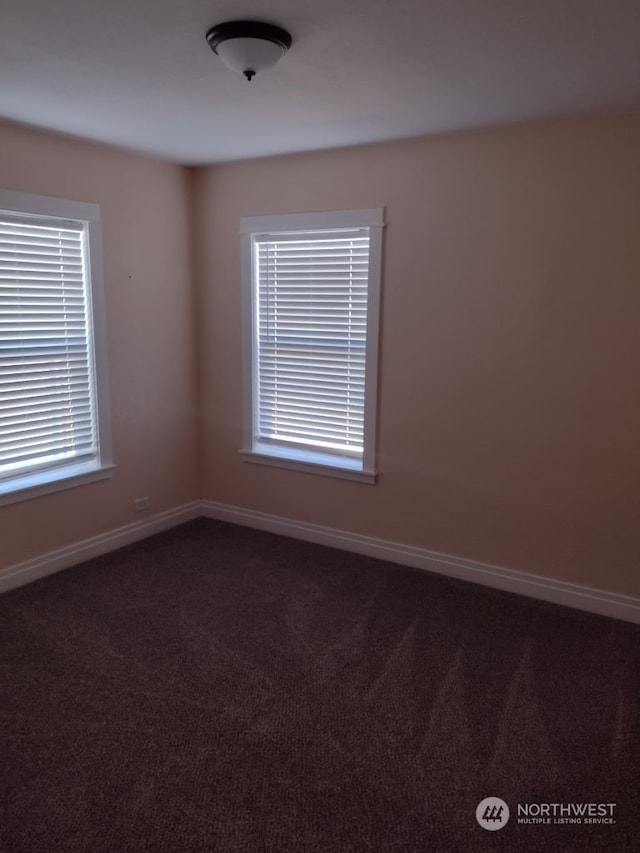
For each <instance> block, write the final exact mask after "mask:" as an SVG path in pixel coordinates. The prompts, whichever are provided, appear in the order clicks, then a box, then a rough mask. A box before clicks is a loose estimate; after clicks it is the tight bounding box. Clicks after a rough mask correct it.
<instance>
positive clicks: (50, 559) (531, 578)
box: [0, 501, 640, 624]
mask: <svg viewBox="0 0 640 853" xmlns="http://www.w3.org/2000/svg"><path fill="white" fill-rule="evenodd" d="M202 515H204V516H206V517H207V518H214V519H217V520H219V521H228V522H231V523H232V524H241V525H244V526H245V527H253V528H256V529H257V530H265V531H267V532H269V533H279V534H281V535H282V536H291V537H292V538H294V539H303V540H305V541H307V542H316V543H318V544H319V545H328V546H329V547H332V548H340V549H342V550H343V551H351V552H353V553H356V554H364V555H366V556H369V557H376V558H377V559H380V560H389V561H390V562H393V563H399V564H400V565H404V566H413V567H414V568H417V569H424V570H426V571H429V572H435V573H436V574H441V575H446V576H448V577H453V578H459V579H460V580H465V581H470V582H472V583H478V584H482V585H483V586H490V587H494V588H496V589H502V590H505V591H506V592H514V593H517V594H519V595H526V596H529V597H530V598H537V599H541V600H542V601H550V602H552V603H553V604H562V605H564V606H566V607H573V608H576V609H578V610H586V611H588V612H590V613H598V614H600V615H602V616H610V617H612V618H614V619H623V620H625V621H627V622H634V623H636V624H640V599H638V598H633V597H631V596H627V595H618V594H616V593H612V592H605V591H604V590H598V589H593V588H591V587H587V586H582V585H580V584H574V583H567V582H565V581H558V580H553V579H552V578H546V577H543V576H541V575H533V574H527V573H525V572H518V571H515V570H513V569H505V568H501V567H498V566H491V565H487V564H486V563H478V562H475V561H473V560H466V559H463V558H461V557H452V556H449V555H447V554H438V553H436V552H434V551H428V550H426V549H425V548H415V547H413V546H410V545H403V544H400V543H396V542H388V541H386V540H384V539H377V538H374V537H372V536H362V535H359V534H357V533H349V532H347V531H345V530H337V529H334V528H331V527H323V526H321V525H318V524H309V523H306V522H302V521H294V520H293V519H289V518H284V517H282V516H278V515H271V514H269V513H264V512H254V511H252V510H248V509H243V508H242V507H237V506H230V505H228V504H221V503H216V502H215V501H193V502H192V503H189V504H184V505H183V506H180V507H176V508H175V509H171V510H167V511H166V512H161V513H158V514H157V515H154V516H152V517H151V518H146V519H145V520H144V521H138V522H135V523H134V524H127V525H125V526H124V527H119V528H117V529H115V530H110V531H108V532H107V533H102V534H100V535H99V536H94V537H92V538H91V539H85V540H83V541H81V542H77V543H75V544H74V545H70V546H68V547H66V548H60V549H59V550H57V551H50V552H49V553H48V554H44V555H42V556H41V557H36V558H35V559H33V560H27V561H25V562H23V563H18V564H16V565H14V566H9V567H8V568H6V569H0V592H6V591H7V590H10V589H13V588H14V587H18V586H22V585H23V584H26V583H30V582H31V581H34V580H37V579H38V578H42V577H45V575H50V574H52V573H53V572H58V571H61V570H62V569H67V568H69V567H71V566H75V565H77V564H78V563H82V562H84V560H89V559H91V558H92V557H98V556H100V555H101V554H107V553H109V552H110V551H115V550H116V549H117V548H121V547H123V546H124V545H129V544H131V543H132V542H137V541H139V540H141V539H146V538H147V537H148V536H153V535H154V534H156V533H161V532H162V531H163V530H169V529H170V528H171V527H176V526H177V525H178V524H182V523H184V522H185V521H190V520H191V519H193V518H198V517H199V516H202Z"/></svg>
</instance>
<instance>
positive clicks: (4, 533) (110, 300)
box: [0, 125, 198, 568]
mask: <svg viewBox="0 0 640 853" xmlns="http://www.w3.org/2000/svg"><path fill="white" fill-rule="evenodd" d="M189 179H190V176H189V173H188V172H186V171H185V170H182V169H180V168H179V167H176V166H170V165H166V164H163V163H159V162H155V161H153V160H149V159H145V158H142V157H137V156H132V155H128V154H123V153H120V152H116V151H112V150H110V149H107V148H102V147H100V146H96V145H90V144H84V143H81V142H75V141H72V140H68V139H64V138H62V137H57V136H53V135H48V134H43V133H38V132H35V131H31V130H28V129H24V128H19V127H16V126H12V125H0V186H1V187H2V188H3V189H9V190H17V191H21V192H30V193H37V194H40V195H51V196H57V197H60V198H69V199H74V200H79V201H87V202H94V203H98V204H99V205H100V208H101V212H102V228H103V243H104V272H105V296H106V306H107V337H108V343H109V362H110V374H111V413H112V422H113V444H114V460H115V463H116V465H117V468H116V470H115V472H114V475H113V477H112V478H111V479H109V480H105V481H101V482H98V483H93V484H89V485H85V486H80V487H77V488H73V489H68V490H66V491H63V492H57V493H55V494H52V495H46V496H43V497H40V498H35V499H31V500H28V501H24V502H22V503H16V504H10V505H8V506H4V507H0V568H2V567H3V566H7V565H13V564H15V563H18V562H21V561H22V560H26V559H29V558H31V557H34V556H38V555H40V554H43V553H46V552H48V551H51V550H53V549H56V548H60V547H62V546H65V545H69V544H71V543H74V542H77V541H79V540H82V539H86V538H88V537H91V536H95V535H96V534H99V533H102V532H105V531H107V530H111V529H113V528H116V527H119V526H121V525H124V524H128V523H130V522H133V521H139V520H141V518H143V517H144V515H140V514H134V512H133V505H132V502H133V499H134V498H135V497H139V496H143V495H149V497H150V498H151V512H152V513H153V512H160V511H162V510H166V509H168V508H171V507H175V506H178V505H181V504H183V503H185V502H187V501H191V500H193V499H195V498H197V497H198V488H197V480H196V458H195V429H196V427H195V415H196V407H195V382H194V376H195V374H194V366H193V356H194V348H193V333H192V332H193V317H192V309H193V306H192V301H191V287H190V283H191V282H190V279H191V271H190V251H189V228H188V213H189V208H188V198H189Z"/></svg>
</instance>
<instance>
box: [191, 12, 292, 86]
mask: <svg viewBox="0 0 640 853" xmlns="http://www.w3.org/2000/svg"><path fill="white" fill-rule="evenodd" d="M207 41H208V42H209V47H210V48H211V50H212V51H213V52H214V53H215V54H216V55H217V56H219V57H220V59H221V60H222V61H223V62H224V64H225V65H226V66H227V68H230V69H231V70H232V71H236V72H237V73H238V74H244V76H245V77H246V78H247V80H251V79H252V78H253V77H255V76H256V74H260V73H261V72H262V71H265V70H266V69H267V68H272V67H273V66H274V65H275V64H276V63H277V62H278V60H279V59H280V58H281V57H282V56H284V54H285V53H286V52H287V51H288V50H289V48H290V47H291V36H290V35H289V33H288V32H287V31H286V30H283V29H282V28H281V27H276V26H274V25H273V24H263V23H260V22H259V21H228V22H227V23H226V24H218V25H217V26H215V27H211V29H210V30H209V32H208V33H207Z"/></svg>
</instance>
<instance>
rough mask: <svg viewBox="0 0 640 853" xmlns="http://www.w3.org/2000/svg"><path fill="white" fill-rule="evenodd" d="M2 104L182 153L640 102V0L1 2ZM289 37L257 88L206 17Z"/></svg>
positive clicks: (158, 150)
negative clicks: (236, 68) (227, 55)
mask: <svg viewBox="0 0 640 853" xmlns="http://www.w3.org/2000/svg"><path fill="white" fill-rule="evenodd" d="M1 16H2V17H1V21H0V115H2V116H4V117H5V118H7V119H10V120H14V121H20V122H26V123H28V124H32V125H35V126H37V127H42V128H49V129H52V130H57V131H63V132H66V133H70V134H74V135H77V136H80V137H84V138H87V139H94V140H99V141H102V142H106V143H112V144H115V145H118V146H123V147H126V148H130V149H135V150H139V151H142V152H146V153H150V154H153V155H156V156H159V157H161V158H165V159H168V160H172V161H176V162H179V163H185V164H196V163H209V162H216V161H222V160H232V159H241V158H245V157H253V156H261V155H268V154H276V153H285V152H291V151H303V150H309V149H319V148H331V147H337V146H342V145H350V144H354V143H360V142H375V141H381V140H386V139H397V138H401V137H409V136H419V135H422V134H430V133H440V132H443V131H451V130H457V129H462V128H471V127H481V126H487V125H493V124H501V123H506V122H514V121H523V120H529V119H536V118H544V117H551V116H558V115H570V114H576V113H585V112H587V113H591V112H604V111H618V110H628V109H632V110H635V109H638V108H640V2H638V0H268V2H267V0H56V2H53V3H52V2H51V0H6V2H5V3H4V5H3V9H2V13H1ZM246 18H250V19H251V18H253V19H256V20H262V21H267V22H270V23H275V24H279V25H280V26H283V27H285V28H286V29H288V30H289V31H290V32H291V34H292V36H293V46H292V48H291V50H290V51H289V53H288V54H287V55H286V56H285V57H284V58H283V59H282V60H281V62H280V64H279V65H278V66H277V67H276V68H275V69H274V70H272V71H268V72H266V73H265V74H264V75H263V76H261V77H258V78H256V79H255V80H254V81H252V82H251V83H248V82H247V81H246V80H244V79H243V78H242V77H241V76H239V75H236V74H234V73H233V72H231V71H229V70H228V69H227V68H225V67H224V66H223V65H222V63H221V62H220V60H219V59H218V58H217V57H216V56H215V55H214V54H213V53H212V52H211V50H210V49H209V47H208V45H207V43H206V41H205V32H206V30H207V29H208V28H209V27H211V26H212V25H213V24H217V23H221V22H222V21H227V20H237V19H246Z"/></svg>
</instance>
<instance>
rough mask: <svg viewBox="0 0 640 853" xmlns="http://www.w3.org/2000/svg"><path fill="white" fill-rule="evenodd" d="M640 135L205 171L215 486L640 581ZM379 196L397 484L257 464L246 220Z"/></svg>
mask: <svg viewBox="0 0 640 853" xmlns="http://www.w3.org/2000/svg"><path fill="white" fill-rule="evenodd" d="M639 151H640V117H639V116H628V117H623V118H609V119H600V120H572V121H566V122H557V123H549V124H540V125H531V126H526V127H524V126H523V127H518V128H510V129H503V130H496V131H490V132H482V133H472V134H460V135H455V136H450V137H442V138H435V139H431V140H419V141H410V142H399V143H393V144H385V145H380V146H373V147H366V148H364V147H363V148H353V149H347V150H342V151H338V152H326V153H317V154H305V155H299V156H287V157H282V158H274V159H269V160H262V161H253V162H248V163H247V162H243V163H237V164H231V165H222V166H218V167H213V168H209V169H205V170H202V171H201V172H200V173H199V175H198V180H197V183H196V190H197V198H196V209H197V212H198V222H199V230H198V233H197V237H198V245H199V251H198V253H197V270H198V279H199V291H198V306H199V317H200V322H201V326H200V331H201V336H202V337H201V347H202V362H201V365H200V372H201V375H200V382H201V389H202V402H203V414H204V417H203V422H202V466H203V476H204V480H203V484H202V491H203V495H202V496H203V497H206V498H209V499H213V500H217V501H222V502H225V503H229V504H235V505H238V506H242V507H247V508H251V509H256V510H261V511H265V512H271V513H276V514H280V515H283V516H287V517H290V518H295V519H301V520H305V521H310V522H316V523H319V524H323V525H329V526H332V527H336V528H342V529H346V530H349V531H354V532H357V533H362V534H370V535H373V536H377V537H382V538H384V539H389V540H393V541H396V542H402V543H407V544H411V545H416V546H422V547H426V548H429V549H432V550H435V551H441V552H444V553H447V554H454V555H459V556H464V557H469V558H472V559H476V560H480V561H484V562H489V563H494V564H497V565H501V566H505V567H508V568H513V569H520V570H524V571H530V572H534V573H536V574H541V575H548V576H550V577H554V578H560V579H563V580H568V581H575V582H578V583H582V584H587V585H591V586H594V587H597V588H601V589H605V590H610V591H616V592H623V593H629V594H635V595H637V594H639V593H640V571H639V563H640V560H639V556H640V547H639V546H640V542H639V535H638V515H639V505H638V498H639V483H640V446H639V441H640V405H639V394H638V390H639V389H638V386H639V379H640V355H639V353H640V350H639V347H638V335H639V331H638V321H639V317H640V158H639V156H638V152H639ZM378 205H384V206H385V207H386V218H387V222H388V227H387V229H386V235H385V255H386V263H385V267H384V282H383V314H382V317H383V320H382V360H381V372H380V418H379V442H378V444H379V453H378V459H379V471H380V476H379V481H378V484H377V485H375V486H369V485H363V484H359V483H353V482H349V481H345V480H338V479H335V480H334V479H330V478H326V477H320V476H314V475H310V474H302V473H297V472H291V471H286V470H282V469H278V468H269V467H264V466H258V465H251V464H247V463H245V462H243V461H242V459H241V457H240V456H239V455H238V453H237V450H238V448H239V446H240V434H241V314H240V271H239V245H238V233H237V232H238V224H239V217H240V216H241V215H257V214H268V213H284V212H293V211H307V210H327V209H329V210H330V209H339V208H359V207H374V206H378Z"/></svg>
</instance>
